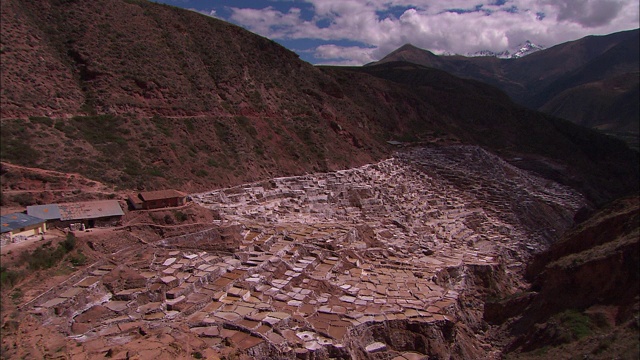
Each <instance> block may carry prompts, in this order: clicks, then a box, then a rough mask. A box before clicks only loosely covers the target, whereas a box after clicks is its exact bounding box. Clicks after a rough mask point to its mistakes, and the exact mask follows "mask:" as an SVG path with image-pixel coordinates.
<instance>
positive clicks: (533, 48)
mask: <svg viewBox="0 0 640 360" xmlns="http://www.w3.org/2000/svg"><path fill="white" fill-rule="evenodd" d="M542 49H544V46H540V45H536V44H534V43H532V42H531V41H529V40H527V41H525V42H524V43H523V44H520V45H518V46H517V47H516V48H515V49H513V50H511V51H509V50H504V51H500V52H493V51H491V50H482V51H477V52H474V53H469V54H467V56H468V57H476V56H495V57H497V58H500V59H517V58H521V57H523V56H527V55H530V54H533V53H534V52H537V51H540V50H542Z"/></svg>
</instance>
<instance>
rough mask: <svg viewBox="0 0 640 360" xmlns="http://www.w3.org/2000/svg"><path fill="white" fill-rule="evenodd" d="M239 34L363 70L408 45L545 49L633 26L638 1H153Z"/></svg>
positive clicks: (444, 49) (454, 49) (443, 50)
mask: <svg viewBox="0 0 640 360" xmlns="http://www.w3.org/2000/svg"><path fill="white" fill-rule="evenodd" d="M155 2H160V3H165V4H169V5H173V6H177V7H181V8H185V9H190V10H193V11H198V12H200V13H203V14H205V15H208V16H213V17H216V18H219V19H222V20H225V21H228V22H231V23H233V24H236V25H239V26H242V27H244V28H245V29H247V30H249V31H252V32H254V33H256V34H258V35H261V36H264V37H267V38H269V39H272V40H274V41H276V42H278V43H279V44H281V45H283V46H285V47H286V48H288V49H290V50H292V51H295V52H296V53H297V54H298V55H299V56H300V58H301V59H302V60H305V61H308V62H310V63H312V64H316V65H318V64H327V65H362V64H366V63H369V62H372V61H377V60H380V59H381V58H383V57H384V56H385V55H387V54H389V53H390V52H392V51H393V50H395V49H397V48H399V47H400V46H402V45H404V44H407V43H410V44H413V45H414V46H417V47H419V48H422V49H426V50H429V51H432V52H434V53H436V54H463V55H465V54H469V53H474V52H478V51H482V50H490V51H494V52H501V51H504V50H510V51H511V50H514V49H517V47H518V45H520V44H522V43H524V42H525V41H527V40H529V41H531V42H533V43H535V44H537V45H542V46H545V47H551V46H554V45H557V44H560V43H563V42H567V41H572V40H577V39H580V38H582V37H585V36H588V35H606V34H611V33H614V32H618V31H623V30H630V29H635V28H638V27H639V26H640V24H639V22H640V20H639V15H638V14H639V12H640V0H155Z"/></svg>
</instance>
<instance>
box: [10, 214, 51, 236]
mask: <svg viewBox="0 0 640 360" xmlns="http://www.w3.org/2000/svg"><path fill="white" fill-rule="evenodd" d="M44 222H46V220H44V219H40V218H37V217H35V216H29V215H27V214H23V213H13V214H9V215H4V216H0V224H1V225H2V227H1V231H0V232H1V233H6V232H9V231H13V230H16V229H21V228H24V227H27V226H31V225H37V224H42V223H44Z"/></svg>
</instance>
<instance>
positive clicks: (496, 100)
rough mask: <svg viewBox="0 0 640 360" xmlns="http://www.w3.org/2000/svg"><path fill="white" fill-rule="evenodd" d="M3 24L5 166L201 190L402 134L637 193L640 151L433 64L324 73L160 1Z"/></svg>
mask: <svg viewBox="0 0 640 360" xmlns="http://www.w3.org/2000/svg"><path fill="white" fill-rule="evenodd" d="M1 15H2V18H1V20H2V24H3V26H2V38H3V43H2V52H1V53H0V56H1V63H2V73H1V76H2V84H3V86H2V94H1V95H2V96H1V97H0V105H1V107H0V115H1V117H2V127H1V129H0V130H1V136H2V140H3V141H2V142H1V143H0V146H1V147H0V157H1V159H2V161H6V162H10V163H14V164H18V165H23V166H28V167H36V168H44V169H48V170H55V171H60V172H66V173H78V174H80V175H83V176H86V177H87V178H89V179H94V180H96V181H99V182H101V183H104V184H107V185H111V186H114V187H117V188H118V189H158V188H166V187H177V188H180V189H182V190H184V191H192V192H193V191H204V190H207V189H211V188H215V187H220V186H225V185H235V184H239V183H243V182H248V181H256V180H259V179H265V178H269V177H273V176H283V175H292V174H302V173H305V172H319V171H329V170H335V169H343V168H347V167H352V166H357V165H362V164H364V163H368V162H371V161H373V160H375V159H380V158H383V157H387V156H389V155H390V154H391V152H392V151H393V150H394V148H393V147H392V146H391V145H389V144H388V143H387V141H389V140H401V141H411V142H438V141H458V142H465V143H473V144H481V145H483V146H485V147H486V148H487V149H490V150H492V151H494V152H499V153H500V154H501V155H503V156H505V157H511V158H515V159H519V160H517V161H516V162H517V165H518V166H520V167H522V168H526V169H529V170H535V171H537V172H538V173H540V174H542V175H544V176H547V177H550V178H553V179H555V180H558V181H562V182H564V183H566V184H571V185H573V186H576V187H578V188H580V189H581V190H582V191H583V192H584V193H585V194H587V196H589V197H590V199H591V200H592V201H594V202H596V203H601V202H606V201H608V200H611V199H613V198H615V197H618V196H620V195H623V194H626V193H628V192H630V191H634V190H635V189H636V187H637V183H638V182H637V181H636V180H637V179H638V171H637V168H634V167H630V166H629V165H628V164H629V162H632V163H633V162H634V161H636V162H637V156H638V155H637V153H634V152H631V151H628V150H627V149H625V147H624V146H623V145H622V144H621V143H619V142H617V141H614V140H611V139H609V138H608V137H605V136H601V135H599V134H597V133H595V132H592V131H588V130H586V129H583V128H581V127H578V126H572V125H571V124H569V123H567V122H563V121H558V120H556V119H553V118H551V117H548V116H544V115H542V114H539V113H537V112H534V111H530V110H527V109H524V108H522V107H521V106H518V105H516V104H514V103H512V102H511V101H510V100H509V98H508V97H507V96H506V95H505V94H504V93H502V92H501V91H499V90H498V89H496V88H493V87H491V86H487V85H485V84H483V83H480V82H477V81H470V80H463V79H460V78H457V77H454V76H451V75H449V74H447V73H445V72H442V71H436V70H433V69H429V68H426V67H424V66H418V65H412V64H410V63H408V62H393V63H384V62H382V63H381V64H379V65H376V66H368V67H363V68H341V67H335V68H332V67H314V66H312V65H310V64H308V63H306V62H303V61H301V60H299V59H298V57H297V56H296V55H295V54H294V53H293V52H291V51H288V50H287V49H285V48H283V47H282V46H280V45H278V44H276V43H275V42H273V41H271V40H269V39H266V38H263V37H260V36H257V35H255V34H253V33H250V32H248V31H246V30H243V29H242V28H240V27H237V26H235V25H231V24H228V23H225V22H223V21H220V20H218V19H215V18H211V17H208V16H203V15H202V14H199V13H196V12H192V11H186V10H183V9H179V8H175V7H172V6H167V5H160V4H155V3H152V2H147V1H136V0H127V1H125V0H100V1H94V2H82V1H59V0H49V1H16V0H10V1H5V2H3V6H2V13H1ZM546 51H548V50H546ZM397 53H398V54H399V55H402V54H405V55H406V56H407V58H406V59H404V60H405V61H410V62H417V61H418V60H421V59H422V60H425V59H426V60H429V61H432V62H433V63H434V64H438V63H439V64H444V65H446V64H451V62H450V59H449V58H446V59H443V58H442V57H438V56H435V55H433V54H431V53H428V52H424V51H418V50H417V49H416V48H413V47H411V46H406V47H403V48H401V49H399V50H398V51H397ZM535 55H536V54H532V55H530V56H527V57H525V58H523V59H518V60H517V61H521V60H522V61H526V59H529V58H531V57H532V56H535ZM412 56H415V57H416V58H415V59H414V58H412ZM459 58H461V59H463V58H462V57H459ZM478 59H479V61H480V62H483V61H484V62H486V63H487V64H489V63H493V64H501V62H502V61H506V60H500V59H495V58H494V59H490V58H478ZM430 66H431V67H435V66H433V64H432V65H430ZM478 69H483V68H482V67H478ZM489 75H490V74H489V72H487V76H489ZM576 149H578V150H576ZM559 169H563V170H559ZM2 176H3V178H2V179H3V186H5V184H12V185H11V186H17V187H19V186H21V185H20V184H19V183H18V182H16V181H15V179H14V180H13V181H12V180H11V172H6V171H3V175H2ZM6 186H10V185H6ZM10 200H11V199H7V200H6V201H8V202H10ZM33 201H37V200H35V199H34V200H33Z"/></svg>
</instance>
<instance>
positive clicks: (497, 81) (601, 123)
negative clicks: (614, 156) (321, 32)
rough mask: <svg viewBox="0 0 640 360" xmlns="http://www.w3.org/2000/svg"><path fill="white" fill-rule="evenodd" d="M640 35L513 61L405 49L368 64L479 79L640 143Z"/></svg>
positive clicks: (597, 39)
mask: <svg viewBox="0 0 640 360" xmlns="http://www.w3.org/2000/svg"><path fill="white" fill-rule="evenodd" d="M638 34H639V30H638V29H635V30H629V31H623V32H618V33H614V34H610V35H606V36H588V37H585V38H582V39H579V40H576V41H571V42H567V43H563V44H559V45H556V46H553V47H551V48H546V49H542V50H537V51H535V52H533V53H531V54H529V55H527V56H521V57H517V58H513V59H500V58H497V57H494V56H481V57H466V56H461V55H456V56H438V55H435V54H433V53H432V52H430V51H428V50H423V49H419V48H417V47H415V46H413V45H404V46H402V47H400V48H399V49H397V50H395V51H393V52H391V53H390V54H389V55H387V56H385V57H384V58H383V59H381V60H380V61H378V62H375V63H371V64H367V66H371V65H374V64H382V63H386V62H394V61H407V62H412V63H416V64H420V65H424V66H429V67H433V68H436V69H440V70H444V71H447V72H449V73H451V74H453V75H455V76H460V77H463V78H470V79H474V80H479V81H482V82H485V83H487V84H490V85H493V86H496V87H498V88H500V89H501V90H503V91H505V92H506V93H507V94H508V95H509V96H510V97H511V98H512V99H513V100H514V101H515V102H517V103H519V104H522V105H525V106H527V107H529V108H532V109H536V110H540V111H543V112H545V113H548V114H551V115H554V116H558V117H562V118H565V119H567V120H570V121H572V122H575V123H577V124H581V125H584V126H588V127H592V128H598V129H602V130H606V131H609V132H613V133H620V134H627V135H631V136H634V137H635V139H636V144H637V136H638V133H639V127H640V121H639V119H640V110H639V108H640V105H639V101H638V96H637V95H638V89H639V87H640V81H639V74H640V73H639V65H638V64H639V63H640V57H639V56H638V53H639V48H640V37H639V35H638ZM533 47H534V46H533V44H532V46H531V48H532V49H533ZM514 55H515V54H514Z"/></svg>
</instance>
